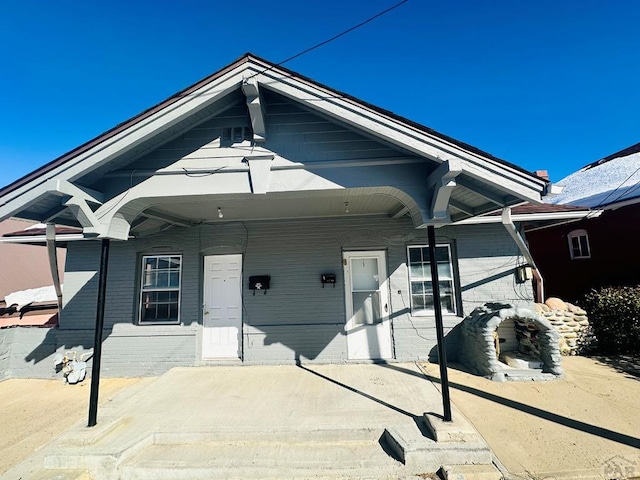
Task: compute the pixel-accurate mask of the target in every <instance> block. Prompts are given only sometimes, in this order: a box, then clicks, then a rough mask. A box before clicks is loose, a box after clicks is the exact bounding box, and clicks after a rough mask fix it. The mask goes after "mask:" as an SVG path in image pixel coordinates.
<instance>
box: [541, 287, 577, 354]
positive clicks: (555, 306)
mask: <svg viewBox="0 0 640 480" xmlns="http://www.w3.org/2000/svg"><path fill="white" fill-rule="evenodd" d="M534 309H535V311H536V313H537V314H538V315H540V316H541V317H542V318H544V319H545V320H547V321H548V322H549V323H550V324H551V325H552V326H553V327H554V328H555V329H556V331H557V332H558V333H559V334H560V340H559V341H560V353H562V354H563V355H575V354H576V353H577V352H578V348H579V342H580V338H582V337H584V336H585V335H586V334H587V332H588V327H589V319H588V318H587V312H585V311H584V310H583V309H581V308H580V307H577V306H576V305H572V304H571V303H567V302H563V301H562V300H560V299H559V298H554V297H551V298H548V299H547V301H546V302H545V303H536V304H535V306H534Z"/></svg>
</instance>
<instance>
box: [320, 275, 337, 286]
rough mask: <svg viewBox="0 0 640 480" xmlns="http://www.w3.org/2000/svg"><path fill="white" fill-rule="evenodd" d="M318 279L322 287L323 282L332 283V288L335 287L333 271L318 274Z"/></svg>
mask: <svg viewBox="0 0 640 480" xmlns="http://www.w3.org/2000/svg"><path fill="white" fill-rule="evenodd" d="M320 281H321V282H322V288H324V285H325V283H328V284H330V285H333V288H336V274H335V273H323V274H322V275H320Z"/></svg>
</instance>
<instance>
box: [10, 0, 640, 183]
mask: <svg viewBox="0 0 640 480" xmlns="http://www.w3.org/2000/svg"><path fill="white" fill-rule="evenodd" d="M397 2H398V0H368V1H363V0H362V1H356V0H323V1H313V2H312V1H305V0H296V1H294V0H271V1H254V0H244V1H243V2H218V1H209V2H207V1H196V0H181V1H179V2H178V1H176V2H168V1H161V0H156V1H147V0H135V1H133V0H129V1H121V0H111V1H109V2H106V1H102V0H92V1H89V2H87V1H85V2H80V1H68V0H59V1H56V2H50V1H46V0H42V1H31V0H21V1H20V2H18V1H8V0H7V1H4V2H2V10H1V12H2V13H1V14H0V53H1V62H0V87H1V88H2V92H3V95H2V103H1V107H0V165H1V166H2V174H1V176H0V184H2V185H6V184H8V183H10V182H12V181H13V180H15V179H17V178H19V177H21V176H22V175H25V174H27V173H29V172H30V171H32V170H34V169H36V168H38V167H39V166H41V165H43V164H44V163H46V162H49V161H51V160H53V159H54V158H56V157H58V156H60V155H62V154H63V153H65V152H66V151H68V150H71V149H72V148H74V147H76V146H78V145H80V144H81V143H84V142H85V141H87V140H89V139H91V138H93V137H94V136H96V135H99V134H100V133H102V132H104V131H105V130H107V129H109V128H111V127H113V126H114V125H116V124H118V123H120V122H122V121H124V120H126V119H127V118H129V117H131V116H133V115H135V114H137V113H138V112H140V111H142V110H144V109H146V108H148V107H150V106H152V105H154V104H156V103H158V102H160V101H162V100H163V99H165V98H166V97H168V96H170V95H172V94H173V93H175V92H177V91H179V90H181V89H182V88H184V87H186V86H188V85H190V84H192V83H194V82H196V81H197V80H199V79H201V78H202V77H204V76H206V75H208V74H209V73H211V72H213V71H216V70H218V69H219V68H221V67H223V66H225V65H226V64H228V63H231V62H232V61H233V60H235V59H236V58H238V57H240V56H241V55H242V54H244V53H245V52H253V53H255V54H256V55H259V56H261V57H263V58H265V59H267V60H270V61H272V62H275V63H277V62H280V61H281V60H283V59H285V58H287V57H289V56H291V55H293V54H295V53H298V52H299V51H302V50H304V49H306V48H308V47H310V46H313V45H314V44H316V43H319V42H321V41H323V40H325V39H327V38H329V37H331V36H333V35H335V34H337V33H340V32H341V31H343V30H345V29H347V28H349V27H351V26H353V25H354V24H356V23H359V22H360V21H363V20H365V19H367V18H368V17H370V16H372V15H374V14H375V13H377V12H379V11H381V10H384V9H385V8H388V7H389V6H391V5H393V4H395V3H397ZM639 19H640V2H637V1H633V0H628V1H627V0H616V1H614V2H603V1H593V0H581V1H574V0H565V1H557V0H554V1H549V0H538V1H535V2H534V1H524V0H521V1H517V0H491V1H489V0H475V1H471V0H467V1H464V0H451V1H445V2H443V1H432V0H409V1H408V2H407V3H405V4H404V5H402V6H401V7H399V8H397V9H395V10H393V11H392V12H390V13H388V14H387V15H385V16H383V17H380V18H378V19H376V20H374V21H373V22H371V23H369V24H367V25H366V26H364V27H363V28H361V29H358V30H355V31H353V32H351V33H349V34H348V35H346V36H344V37H342V38H340V39H338V40H336V41H335V42H332V43H330V44H328V45H326V46H324V47H322V48H319V49H317V50H314V51H312V52H310V53H308V54H306V55H304V56H302V57H299V58H297V59H295V60H293V61H291V62H289V63H287V64H286V65H285V66H286V67H287V68H290V69H292V70H294V71H296V72H299V73H301V74H303V75H305V76H308V77H311V78H313V79H315V80H317V81H319V82H321V83H324V84H326V85H329V86H331V87H333V88H336V89H338V90H341V91H344V92H346V93H349V94H351V95H354V96H356V97H358V98H360V99H362V100H365V101H367V102H370V103H373V104H376V105H378V106H380V107H383V108H386V109H389V110H391V111H393V112H395V113H397V114H399V115H403V116H405V117H408V118H410V119H411V120H414V121H417V122H420V123H422V124H424V125H427V126H429V127H431V128H434V129H436V130H438V131H440V132H442V133H445V134H447V135H450V136H452V137H454V138H457V139H458V140H461V141H464V142H467V143H470V144H472V145H474V146H476V147H478V148H481V149H483V150H485V151H487V152H490V153H492V154H494V155H496V156H498V157H501V158H504V159H505V160H508V161H510V162H512V163H516V164H518V165H520V166H521V167H523V168H526V169H528V170H536V169H546V170H548V171H549V174H550V176H551V180H553V181H558V180H560V179H561V178H563V177H565V176H566V175H568V174H569V173H571V172H573V171H575V170H577V169H578V168H580V167H582V166H584V165H585V164H587V163H590V162H592V161H594V160H597V159H599V158H602V157H604V156H606V155H608V154H611V153H613V152H616V151H618V150H621V149H622V148H625V147H627V146H629V145H632V144H634V143H637V142H639V141H640V129H639V128H638V126H639V124H640V88H639V85H640V75H639V73H640V72H639V70H640V36H639V35H638V33H637V31H638V30H637V23H638V20H639Z"/></svg>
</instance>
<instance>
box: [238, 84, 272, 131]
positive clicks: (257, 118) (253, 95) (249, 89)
mask: <svg viewBox="0 0 640 480" xmlns="http://www.w3.org/2000/svg"><path fill="white" fill-rule="evenodd" d="M241 88H242V93H244V95H245V97H247V108H248V109H249V116H250V117H251V129H252V130H253V141H254V142H256V143H264V142H266V140H267V129H266V122H265V114H264V102H262V101H261V99H260V91H259V89H258V82H256V81H255V79H254V78H251V79H244V80H243V81H242V87H241Z"/></svg>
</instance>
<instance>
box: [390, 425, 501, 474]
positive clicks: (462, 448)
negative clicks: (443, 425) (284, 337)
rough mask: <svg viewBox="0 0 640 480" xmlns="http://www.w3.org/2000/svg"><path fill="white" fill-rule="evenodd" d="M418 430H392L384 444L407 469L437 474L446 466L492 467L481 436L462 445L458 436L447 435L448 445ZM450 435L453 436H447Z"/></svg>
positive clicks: (486, 447) (487, 448) (469, 437)
mask: <svg viewBox="0 0 640 480" xmlns="http://www.w3.org/2000/svg"><path fill="white" fill-rule="evenodd" d="M424 433H425V432H421V431H420V430H419V429H417V428H407V427H390V428H387V429H386V430H385V432H384V442H385V443H386V444H387V445H388V446H389V450H390V451H391V452H393V453H394V455H395V456H396V457H397V458H398V459H399V460H400V461H402V462H403V464H404V465H405V467H407V468H408V469H410V470H413V471H417V470H422V471H427V472H428V471H431V472H435V471H437V470H438V469H439V468H440V467H441V466H442V465H446V464H459V465H472V464H478V465H490V464H491V463H492V461H493V455H492V453H491V450H490V449H489V446H488V445H487V444H486V442H485V441H484V440H483V439H482V438H481V437H480V436H478V435H466V436H463V437H462V438H461V439H460V440H459V441H456V440H454V438H455V437H456V435H453V436H449V435H445V436H446V437H448V438H447V441H435V440H434V439H432V438H429V437H427V436H425V435H424ZM446 433H447V434H449V433H451V432H446Z"/></svg>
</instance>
